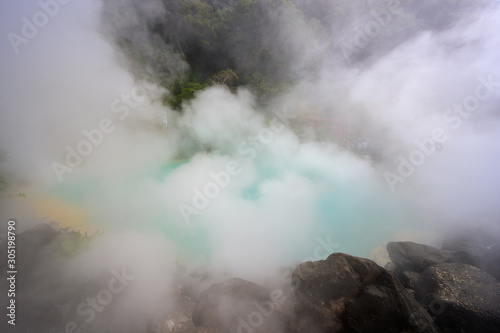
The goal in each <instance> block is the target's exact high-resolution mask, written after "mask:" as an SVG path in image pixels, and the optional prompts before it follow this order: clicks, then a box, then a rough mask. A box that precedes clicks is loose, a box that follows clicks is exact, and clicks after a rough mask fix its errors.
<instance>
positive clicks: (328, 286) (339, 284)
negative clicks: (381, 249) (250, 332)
mask: <svg viewBox="0 0 500 333" xmlns="http://www.w3.org/2000/svg"><path fill="white" fill-rule="evenodd" d="M292 285H293V287H294V290H295V292H296V293H297V296H298V299H299V302H300V304H299V306H298V316H299V317H304V316H305V317H309V318H310V320H311V321H313V322H314V323H315V325H316V327H317V328H316V331H317V332H370V331H373V330H374V328H375V327H376V330H378V331H380V332H402V331H406V332H417V331H419V332H436V330H435V328H434V324H433V323H432V319H431V318H430V316H429V315H428V314H427V312H426V311H425V310H424V308H423V307H422V306H421V305H420V304H418V302H417V301H416V300H415V299H414V298H413V297H412V296H411V295H410V294H409V293H408V292H407V291H406V289H405V288H404V287H403V286H402V285H401V283H400V282H399V281H398V280H397V279H396V278H395V277H394V276H393V275H392V274H391V273H389V272H388V271H387V270H386V269H384V268H382V267H380V266H378V265H377V264H376V263H374V262H373V261H371V260H368V259H363V258H358V257H353V256H349V255H346V254H342V253H335V254H332V255H330V256H329V257H328V258H327V259H326V260H324V261H317V262H307V263H304V264H302V265H300V266H298V267H297V269H296V270H295V271H294V273H293V275H292ZM413 318H419V322H418V324H417V323H416V322H415V321H414V320H413Z"/></svg>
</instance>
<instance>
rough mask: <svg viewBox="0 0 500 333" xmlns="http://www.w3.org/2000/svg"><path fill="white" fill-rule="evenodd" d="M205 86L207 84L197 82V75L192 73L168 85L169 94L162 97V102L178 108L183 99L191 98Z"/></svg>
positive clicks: (175, 108)
mask: <svg viewBox="0 0 500 333" xmlns="http://www.w3.org/2000/svg"><path fill="white" fill-rule="evenodd" d="M206 87H208V84H206V83H200V82H198V77H197V76H196V75H194V74H192V75H190V76H189V77H188V78H187V79H185V80H177V81H175V82H174V83H173V84H172V85H171V86H170V87H169V90H170V93H171V95H167V96H165V97H164V103H166V104H168V105H170V106H171V107H172V108H173V109H174V110H180V109H181V106H182V103H183V102H184V101H189V100H191V99H193V98H194V97H195V93H196V92H197V91H200V90H203V89H205V88H206Z"/></svg>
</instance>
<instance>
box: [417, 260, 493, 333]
mask: <svg viewBox="0 0 500 333" xmlns="http://www.w3.org/2000/svg"><path fill="white" fill-rule="evenodd" d="M415 291H416V297H417V299H418V301H419V302H420V303H421V304H426V305H429V310H430V312H431V313H432V314H433V315H434V316H435V322H436V324H437V325H438V326H439V327H441V328H442V329H443V330H444V331H445V332H464V333H465V332H478V333H479V332H491V333H493V332H500V283H499V282H498V281H497V280H496V279H494V278H493V277H492V276H490V275H489V274H488V273H486V272H484V271H482V270H480V269H479V268H477V267H474V266H471V265H467V264H456V263H453V264H437V265H435V266H431V267H428V268H427V269H425V270H424V271H423V272H422V274H421V276H420V281H419V285H418V287H417V288H416V290H415ZM432 304H434V307H435V308H434V309H433V308H432V306H431V305H432ZM436 306H437V309H436Z"/></svg>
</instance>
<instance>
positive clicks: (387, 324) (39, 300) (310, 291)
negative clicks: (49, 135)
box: [0, 224, 500, 333]
mask: <svg viewBox="0 0 500 333" xmlns="http://www.w3.org/2000/svg"><path fill="white" fill-rule="evenodd" d="M68 239H73V241H74V239H75V234H74V233H71V232H69V233H68V232H66V233H62V232H60V231H56V230H54V229H53V228H52V227H51V226H49V225H46V224H42V225H39V226H37V227H35V228H33V229H30V230H28V231H26V232H24V233H22V234H19V235H18V243H19V249H23V250H20V251H21V252H19V254H18V257H19V262H20V264H21V265H22V267H20V269H19V270H20V271H24V272H27V271H29V272H30V274H24V275H19V281H18V287H19V290H20V291H24V292H20V294H19V295H18V303H19V307H18V314H19V317H18V324H17V325H16V326H15V327H9V328H8V329H9V330H8V331H9V332H24V333H25V332H35V331H36V332H39V333H48V332H68V329H69V332H93V333H99V332H104V331H106V332H115V331H116V332H118V331H119V332H139V333H166V332H178V333H179V332H182V333H195V332H198V333H202V332H213V333H215V332H220V333H225V332H230V333H233V332H234V333H271V332H273V333H306V332H307V333H323V332H340V333H350V332H394V333H402V332H415V333H416V332H443V333H451V332H459V333H460V332H463V333H468V332H491V333H493V332H500V282H499V280H500V243H498V242H495V241H489V240H488V241H486V240H485V239H484V238H477V239H475V238H474V237H462V238H460V237H455V238H450V239H447V240H445V241H444V242H443V246H442V248H441V249H439V248H435V247H431V246H427V245H423V244H418V243H413V242H391V243H389V244H387V252H388V254H389V257H390V259H391V262H389V263H388V264H387V265H386V266H385V267H381V266H379V265H377V264H376V263H375V262H373V261H371V260H369V259H364V258H359V257H354V256H351V255H348V254H344V253H333V254H331V255H330V256H328V258H327V259H326V260H319V261H314V262H311V261H309V262H304V263H302V264H300V265H298V266H297V267H294V268H291V269H289V272H291V274H285V275H287V276H288V278H287V279H285V282H286V283H279V284H277V283H275V282H270V283H269V284H268V285H265V284H261V285H259V284H256V283H253V282H251V281H246V280H243V279H239V278H237V277H224V278H219V279H213V278H212V277H211V275H210V273H207V272H205V273H201V272H200V271H196V272H186V271H185V270H183V269H182V267H179V268H178V272H176V282H175V288H174V289H175V290H174V291H173V292H172V294H171V296H170V297H172V298H174V299H175V302H173V304H174V305H173V306H171V307H169V308H165V309H164V310H163V309H160V310H159V311H156V313H157V314H156V315H155V316H148V314H144V316H143V317H142V318H144V320H142V321H138V322H135V323H134V325H130V324H127V325H125V326H124V327H121V328H120V329H117V328H110V327H108V328H106V330H104V329H103V327H106V326H105V325H104V324H103V323H105V322H106V315H101V316H100V319H99V320H93V321H91V322H90V323H88V324H85V325H83V324H82V325H80V324H74V325H68V323H78V320H80V321H81V318H77V317H78V316H77V315H76V313H78V311H77V310H78V304H81V302H80V301H81V300H82V299H85V297H86V296H87V295H92V294H94V293H96V292H97V291H99V283H95V285H92V284H89V283H80V284H76V285H72V283H73V282H71V281H66V280H64V278H63V276H64V274H62V272H60V271H58V269H59V268H58V267H57V262H59V261H58V260H59V259H57V258H56V259H55V257H54V253H58V249H59V248H60V247H61V245H62V244H67V240H68ZM2 243H4V240H2ZM2 246H3V245H2ZM0 264H1V271H2V273H1V275H2V277H1V278H2V281H4V280H5V276H4V275H5V273H4V272H5V271H6V270H5V269H4V268H5V265H6V263H5V262H4V258H2V259H1V261H0ZM116 274H118V273H116ZM282 282H283V281H282ZM68 286H69V288H66V287H68ZM114 287H116V286H114ZM114 287H113V288H114ZM110 288H111V287H110ZM110 294H111V293H110ZM98 295H99V294H98ZM103 295H104V294H103ZM119 296H120V295H118V296H117V298H118V297H119ZM2 302H3V301H2ZM117 304H120V300H119V299H118V300H117V301H115V302H114V303H112V305H110V306H109V307H108V308H106V309H104V310H103V312H102V313H103V314H106V312H107V311H108V312H111V311H114V310H113V308H114V307H115V306H117ZM4 305H5V304H3V303H2V304H1V306H2V307H4ZM157 310H158V309H157ZM158 314H159V315H158ZM4 324H5V323H3V322H2V323H1V324H0V327H3V325H4ZM68 326H69V327H68ZM132 326H133V327H132ZM2 331H3V329H2Z"/></svg>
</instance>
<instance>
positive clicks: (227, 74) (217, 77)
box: [212, 69, 239, 88]
mask: <svg viewBox="0 0 500 333" xmlns="http://www.w3.org/2000/svg"><path fill="white" fill-rule="evenodd" d="M238 79H239V78H238V75H236V73H235V72H234V71H233V70H232V69H226V70H223V71H219V72H217V73H215V74H214V75H213V76H212V83H213V84H215V85H227V86H228V87H229V88H234V84H235V83H236V81H237V80H238Z"/></svg>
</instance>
